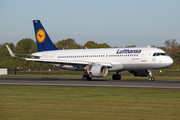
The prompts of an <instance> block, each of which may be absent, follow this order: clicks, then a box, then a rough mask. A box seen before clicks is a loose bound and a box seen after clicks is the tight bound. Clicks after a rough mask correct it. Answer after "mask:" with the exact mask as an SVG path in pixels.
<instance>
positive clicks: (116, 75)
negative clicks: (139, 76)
mask: <svg viewBox="0 0 180 120" xmlns="http://www.w3.org/2000/svg"><path fill="white" fill-rule="evenodd" d="M112 79H113V80H121V75H119V74H113V75H112Z"/></svg>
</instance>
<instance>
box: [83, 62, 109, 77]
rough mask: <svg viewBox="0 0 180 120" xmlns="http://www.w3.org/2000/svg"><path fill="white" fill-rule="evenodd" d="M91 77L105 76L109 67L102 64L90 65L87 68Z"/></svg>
mask: <svg viewBox="0 0 180 120" xmlns="http://www.w3.org/2000/svg"><path fill="white" fill-rule="evenodd" d="M87 73H88V75H89V77H91V76H93V77H104V76H106V75H107V74H108V68H107V67H106V66H102V65H90V66H89V67H88V69H87Z"/></svg>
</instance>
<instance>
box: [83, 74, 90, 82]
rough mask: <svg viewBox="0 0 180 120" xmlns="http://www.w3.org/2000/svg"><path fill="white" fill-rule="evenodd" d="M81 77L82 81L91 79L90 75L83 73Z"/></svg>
mask: <svg viewBox="0 0 180 120" xmlns="http://www.w3.org/2000/svg"><path fill="white" fill-rule="evenodd" d="M82 79H83V81H86V80H91V77H89V76H88V75H83V76H82Z"/></svg>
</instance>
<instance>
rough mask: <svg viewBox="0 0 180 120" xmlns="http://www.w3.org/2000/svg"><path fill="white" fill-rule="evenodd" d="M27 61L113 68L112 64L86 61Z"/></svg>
mask: <svg viewBox="0 0 180 120" xmlns="http://www.w3.org/2000/svg"><path fill="white" fill-rule="evenodd" d="M25 60H29V61H36V62H42V63H54V64H65V65H104V66H107V67H112V65H111V64H110V63H101V62H99V63H94V62H86V61H74V60H58V59H34V58H26V59H25Z"/></svg>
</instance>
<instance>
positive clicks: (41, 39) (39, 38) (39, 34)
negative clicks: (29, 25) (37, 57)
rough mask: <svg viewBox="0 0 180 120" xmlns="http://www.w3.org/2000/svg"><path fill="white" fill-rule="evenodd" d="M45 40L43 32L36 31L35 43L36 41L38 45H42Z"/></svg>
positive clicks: (41, 30)
mask: <svg viewBox="0 0 180 120" xmlns="http://www.w3.org/2000/svg"><path fill="white" fill-rule="evenodd" d="M45 38H46V33H45V31H44V30H43V29H39V30H38V31H37V34H36V39H37V41H38V42H39V43H42V42H44V40H45Z"/></svg>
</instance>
